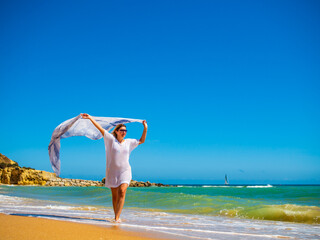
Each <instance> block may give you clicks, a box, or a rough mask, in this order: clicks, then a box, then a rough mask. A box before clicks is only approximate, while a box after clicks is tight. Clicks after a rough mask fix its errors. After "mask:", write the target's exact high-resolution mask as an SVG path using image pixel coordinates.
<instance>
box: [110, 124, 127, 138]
mask: <svg viewBox="0 0 320 240" xmlns="http://www.w3.org/2000/svg"><path fill="white" fill-rule="evenodd" d="M121 127H125V128H126V129H127V127H126V125H124V124H118V125H117V126H116V127H115V128H114V129H113V131H112V132H111V134H112V135H113V136H114V137H115V138H117V133H116V131H118V130H119V129H120V128H121Z"/></svg>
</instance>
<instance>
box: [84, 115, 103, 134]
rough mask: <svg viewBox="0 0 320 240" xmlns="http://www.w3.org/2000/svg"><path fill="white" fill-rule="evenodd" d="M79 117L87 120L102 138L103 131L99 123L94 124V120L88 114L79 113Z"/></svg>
mask: <svg viewBox="0 0 320 240" xmlns="http://www.w3.org/2000/svg"><path fill="white" fill-rule="evenodd" d="M81 117H82V118H83V119H89V120H90V121H91V122H92V123H93V125H94V126H95V127H96V128H97V129H98V130H99V131H100V132H101V134H102V136H104V131H105V130H104V129H103V128H102V127H101V125H100V124H99V123H97V122H96V120H94V119H93V118H92V117H91V116H90V115H89V114H86V113H81Z"/></svg>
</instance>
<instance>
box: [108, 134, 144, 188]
mask: <svg viewBox="0 0 320 240" xmlns="http://www.w3.org/2000/svg"><path fill="white" fill-rule="evenodd" d="M103 138H104V145H105V148H106V160H107V164H106V181H105V186H106V187H108V188H116V187H119V186H120V185H121V184H122V183H127V184H128V185H130V181H131V179H132V173H131V166H130V164H129V156H130V153H131V151H132V150H133V149H135V148H136V147H137V146H138V145H139V141H138V140H137V139H129V138H127V139H125V140H124V141H123V142H122V143H120V142H119V141H118V140H117V139H116V138H115V137H114V136H113V135H112V134H110V133H109V132H108V131H106V130H105V131H104V136H103Z"/></svg>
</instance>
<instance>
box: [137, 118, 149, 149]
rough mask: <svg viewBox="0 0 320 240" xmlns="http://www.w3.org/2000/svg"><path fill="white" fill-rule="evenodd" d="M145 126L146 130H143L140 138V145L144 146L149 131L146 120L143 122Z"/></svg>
mask: <svg viewBox="0 0 320 240" xmlns="http://www.w3.org/2000/svg"><path fill="white" fill-rule="evenodd" d="M142 124H143V126H144V129H143V133H142V136H141V138H140V141H139V142H140V143H139V144H142V143H144V141H145V140H146V137H147V131H148V125H147V121H146V120H143V122H142Z"/></svg>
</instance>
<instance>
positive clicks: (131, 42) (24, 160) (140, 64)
mask: <svg viewBox="0 0 320 240" xmlns="http://www.w3.org/2000/svg"><path fill="white" fill-rule="evenodd" d="M319 12H320V2H319V1H310V0H307V1H306V0H301V1H294V0H288V1H285V0H281V1H278V0H277V1H269V0H268V1H267V0H265V1H256V0H252V1H238V0H234V1H231V0H228V1H213V0H212V1H186V0H184V1H171V0H170V1H165V0H161V1H9V0H4V1H1V3H0V34H1V37H0V84H1V85H0V109H1V118H0V123H1V131H0V146H1V147H0V152H1V153H2V154H5V155H7V156H8V157H9V158H11V159H13V160H15V161H18V162H19V164H20V165H22V166H30V167H33V168H36V169H42V170H47V171H52V169H51V166H50V162H49V157H48V152H47V147H48V144H49V141H50V138H51V134H52V132H53V130H54V128H55V127H56V126H57V125H59V124H60V123H61V122H63V121H64V120H66V119H69V118H72V117H75V116H77V115H78V114H79V113H81V112H87V113H89V114H91V115H93V116H105V117H107V116H110V117H128V118H139V119H146V120H147V121H148V125H149V131H148V136H147V141H146V143H145V144H143V145H141V146H139V147H138V148H137V149H136V150H134V152H133V153H132V155H131V159H130V162H131V165H132V169H133V178H134V179H137V180H150V181H162V182H171V183H192V182H193V183H223V182H224V174H225V173H227V174H228V176H229V178H230V182H231V183H320V174H319V173H320V124H319V123H320V94H319V93H320V83H319V80H320V27H319V26H320V14H319ZM142 129H143V127H142V125H141V124H137V123H132V124H128V130H129V132H128V137H130V138H140V135H141V133H142ZM61 164H62V171H61V176H62V177H75V178H76V177H81V178H93V179H100V178H102V177H103V176H104V173H105V152H104V145H103V140H99V141H93V140H89V139H87V138H85V137H73V138H68V139H64V140H62V141H61Z"/></svg>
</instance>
